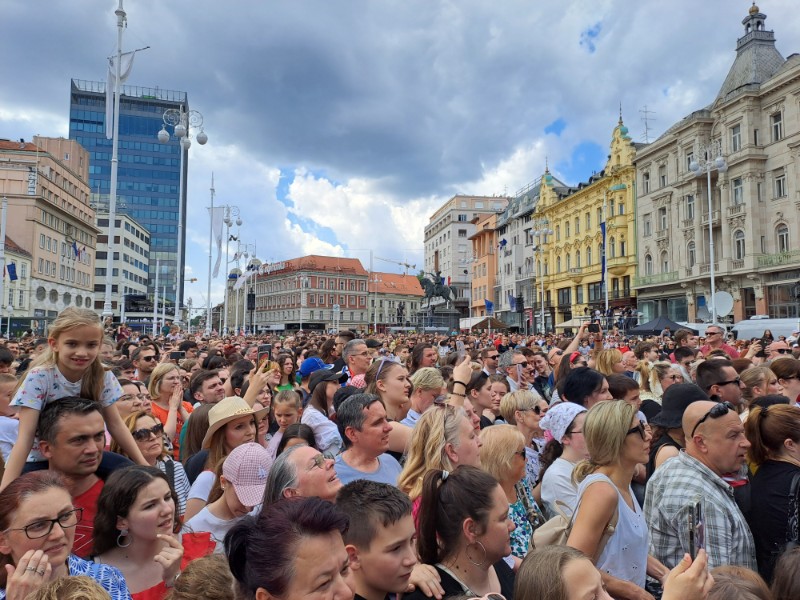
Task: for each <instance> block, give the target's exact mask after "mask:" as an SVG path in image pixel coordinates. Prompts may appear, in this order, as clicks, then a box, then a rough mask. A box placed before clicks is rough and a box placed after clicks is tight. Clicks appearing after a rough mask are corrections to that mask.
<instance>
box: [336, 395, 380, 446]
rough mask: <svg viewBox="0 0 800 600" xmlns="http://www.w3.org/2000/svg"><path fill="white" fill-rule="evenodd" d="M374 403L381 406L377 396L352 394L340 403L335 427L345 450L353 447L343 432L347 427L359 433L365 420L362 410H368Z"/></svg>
mask: <svg viewBox="0 0 800 600" xmlns="http://www.w3.org/2000/svg"><path fill="white" fill-rule="evenodd" d="M375 402H380V403H381V404H383V400H381V397H380V396H378V395H377V394H353V395H352V396H350V397H349V398H348V399H347V400H345V401H344V402H342V404H341V405H340V406H339V408H338V409H337V410H336V426H337V427H338V428H339V435H341V436H342V442H343V443H344V447H345V448H349V447H350V446H352V445H353V442H352V441H351V440H350V438H348V437H347V435H346V433H345V431H347V428H348V427H352V428H353V429H355V430H356V431H361V428H362V427H363V426H364V421H365V420H366V418H367V417H366V415H365V414H364V409H367V408H369V407H370V406H372V405H373V404H374V403H375Z"/></svg>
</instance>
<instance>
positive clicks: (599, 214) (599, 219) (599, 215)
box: [597, 208, 603, 225]
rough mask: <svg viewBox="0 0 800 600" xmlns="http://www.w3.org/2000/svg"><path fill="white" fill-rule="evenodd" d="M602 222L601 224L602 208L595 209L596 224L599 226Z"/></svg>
mask: <svg viewBox="0 0 800 600" xmlns="http://www.w3.org/2000/svg"><path fill="white" fill-rule="evenodd" d="M602 222H603V209H602V208H598V209H597V224H598V225H600V223H602Z"/></svg>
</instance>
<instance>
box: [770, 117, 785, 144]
mask: <svg viewBox="0 0 800 600" xmlns="http://www.w3.org/2000/svg"><path fill="white" fill-rule="evenodd" d="M769 122H770V124H771V125H772V141H773V142H777V141H778V140H781V139H783V116H782V115H781V113H780V111H778V112H776V113H775V114H773V115H771V116H770V118H769Z"/></svg>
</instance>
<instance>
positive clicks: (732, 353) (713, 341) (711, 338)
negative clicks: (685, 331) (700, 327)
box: [700, 325, 739, 360]
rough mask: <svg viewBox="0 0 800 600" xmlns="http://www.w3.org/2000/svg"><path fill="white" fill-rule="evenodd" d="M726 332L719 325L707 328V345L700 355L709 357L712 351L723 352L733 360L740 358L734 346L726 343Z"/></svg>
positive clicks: (701, 349)
mask: <svg viewBox="0 0 800 600" xmlns="http://www.w3.org/2000/svg"><path fill="white" fill-rule="evenodd" d="M724 335H725V330H724V329H722V327H720V326H719V325H709V326H708V327H707V328H706V345H705V346H703V347H702V348H700V354H702V355H703V356H708V353H709V352H711V351H712V350H718V349H719V350H722V351H723V352H725V354H727V355H728V356H729V357H730V359H731V360H734V359H736V358H739V352H738V351H737V350H736V348H734V347H733V346H729V345H728V344H726V343H725V338H724V337H723V336H724Z"/></svg>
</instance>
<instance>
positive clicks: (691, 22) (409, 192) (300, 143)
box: [0, 0, 800, 306]
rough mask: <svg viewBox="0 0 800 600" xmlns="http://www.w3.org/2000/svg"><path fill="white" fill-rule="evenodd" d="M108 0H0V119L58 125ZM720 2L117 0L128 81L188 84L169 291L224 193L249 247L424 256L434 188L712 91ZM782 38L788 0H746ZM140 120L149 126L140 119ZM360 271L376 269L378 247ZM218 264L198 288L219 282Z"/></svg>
mask: <svg viewBox="0 0 800 600" xmlns="http://www.w3.org/2000/svg"><path fill="white" fill-rule="evenodd" d="M117 2H118V0H68V1H65V0H2V2H0V30H1V31H2V35H0V55H2V56H3V57H4V60H2V61H0V81H2V82H3V85H2V86H0V137H3V138H9V139H16V138H25V139H30V138H31V137H33V135H36V134H41V135H47V136H58V135H63V136H66V135H68V122H69V82H70V78H71V77H72V78H76V79H87V80H96V81H102V80H105V77H106V65H107V63H106V57H107V56H110V55H111V54H113V53H114V51H115V46H116V19H115V17H114V10H115V9H116V6H117ZM749 7H750V3H749V2H746V1H740V0H704V1H702V2H700V1H697V0H693V1H691V2H690V1H688V0H670V2H656V1H655V0H644V1H643V0H537V1H533V0H527V1H525V0H494V1H492V2H489V1H488V0H483V1H479V0H450V1H438V0H402V1H400V0H369V1H368V0H340V1H338V2H331V1H330V0H292V1H283V0H280V1H279V0H271V1H267V2H255V1H252V0H251V1H245V0H229V1H228V2H216V1H211V0H125V3H124V8H125V10H126V12H127V13H128V28H127V29H126V31H125V35H124V42H123V47H124V49H126V50H127V49H133V48H139V47H143V46H150V49H149V50H147V51H146V52H143V53H141V54H138V55H137V57H136V62H135V64H134V68H133V71H132V74H131V76H130V78H129V80H128V83H130V84H133V85H140V86H146V87H160V88H165V89H173V90H181V91H186V92H188V95H189V103H190V106H191V108H193V109H196V110H199V111H200V112H201V113H202V114H203V115H204V117H205V130H206V132H207V133H208V136H209V142H208V144H207V145H206V146H204V147H200V146H198V145H197V144H195V145H193V147H192V149H191V151H190V170H189V181H188V186H189V187H188V192H189V206H190V208H189V214H188V224H187V250H186V252H187V277H197V278H198V279H199V281H198V282H197V283H194V284H188V285H187V288H186V293H185V297H186V298H187V299H188V298H190V297H191V298H193V300H194V304H195V306H197V305H201V304H204V303H205V299H204V293H205V289H206V282H207V277H206V270H207V261H208V255H207V252H208V217H207V212H206V211H205V210H204V207H205V206H207V205H208V197H209V191H208V189H209V187H210V181H211V172H212V170H213V172H214V177H215V182H216V192H217V201H218V202H221V203H227V204H232V205H238V206H239V207H240V208H241V213H242V218H243V220H244V224H243V226H242V227H241V237H242V239H243V240H244V241H247V242H251V243H256V244H257V251H258V256H259V258H261V259H262V260H265V261H279V260H283V259H288V258H293V257H296V256H302V255H303V254H308V253H323V254H333V255H342V256H353V257H357V258H360V259H361V260H362V262H363V263H364V264H365V266H368V264H367V263H368V256H369V250H373V251H374V254H375V255H376V256H380V257H385V258H389V259H395V260H399V261H408V262H410V263H416V264H417V265H421V264H422V238H423V227H424V225H425V223H427V221H428V218H429V216H430V215H431V213H432V212H433V211H434V210H435V209H436V207H438V206H439V205H440V204H441V203H442V202H444V201H445V200H446V199H448V198H449V197H451V196H452V195H453V194H457V193H465V194H481V195H503V194H513V193H514V192H515V191H516V190H517V189H519V188H520V187H522V186H523V185H525V184H526V183H528V182H529V181H532V180H533V179H536V178H537V177H539V176H540V175H541V174H542V172H543V171H544V167H545V160H548V161H549V165H550V168H551V171H553V172H554V173H555V174H556V175H557V176H558V177H559V178H561V179H562V180H564V181H566V182H569V183H577V182H579V181H582V180H586V179H587V178H588V177H589V176H590V175H591V174H592V172H593V171H599V170H600V169H602V168H603V165H604V162H605V156H606V154H607V148H608V143H609V141H610V135H611V131H612V129H613V128H614V126H615V125H616V122H617V119H618V113H619V106H620V103H621V104H622V111H623V118H624V120H625V123H626V125H628V127H629V129H630V132H631V135H632V136H633V137H634V139H635V140H636V141H644V132H645V125H644V122H643V121H642V111H643V110H644V108H645V106H646V107H647V109H648V110H649V111H652V112H651V114H650V123H649V128H650V138H651V139H653V138H654V137H656V136H658V135H659V134H660V133H661V132H663V131H664V130H665V129H666V128H667V127H669V126H670V125H671V124H673V123H674V122H675V121H677V120H678V119H680V118H681V117H683V116H684V115H686V114H688V113H689V112H691V111H693V110H696V109H698V108H701V107H703V106H705V105H706V104H708V103H709V102H711V101H712V100H713V99H714V97H715V96H716V93H717V91H718V89H719V87H720V86H721V85H722V81H723V79H724V78H725V75H726V73H727V71H728V68H729V67H730V65H731V63H732V62H733V59H734V56H735V45H736V38H737V37H739V36H740V35H742V33H743V29H742V25H741V20H742V18H744V17H745V16H746V14H747V10H748V8H749ZM760 7H761V10H762V12H764V13H766V14H767V17H768V18H767V22H766V24H767V28H768V29H774V30H775V34H776V37H777V47H778V49H779V50H780V52H781V53H782V54H783V55H784V57H786V56H788V55H790V54H792V53H794V52H797V51H800V12H799V11H798V10H797V0H769V1H766V2H763V3H761V4H760ZM153 133H154V135H155V133H156V132H153ZM375 266H376V268H377V269H381V270H388V271H395V270H397V269H398V268H397V267H395V266H394V265H392V264H389V263H381V262H376V263H375ZM222 286H223V280H222V276H220V277H219V278H218V279H217V280H215V281H214V282H213V290H214V291H213V292H212V297H213V299H214V300H215V301H218V300H220V299H221V297H222V289H223V288H222Z"/></svg>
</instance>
